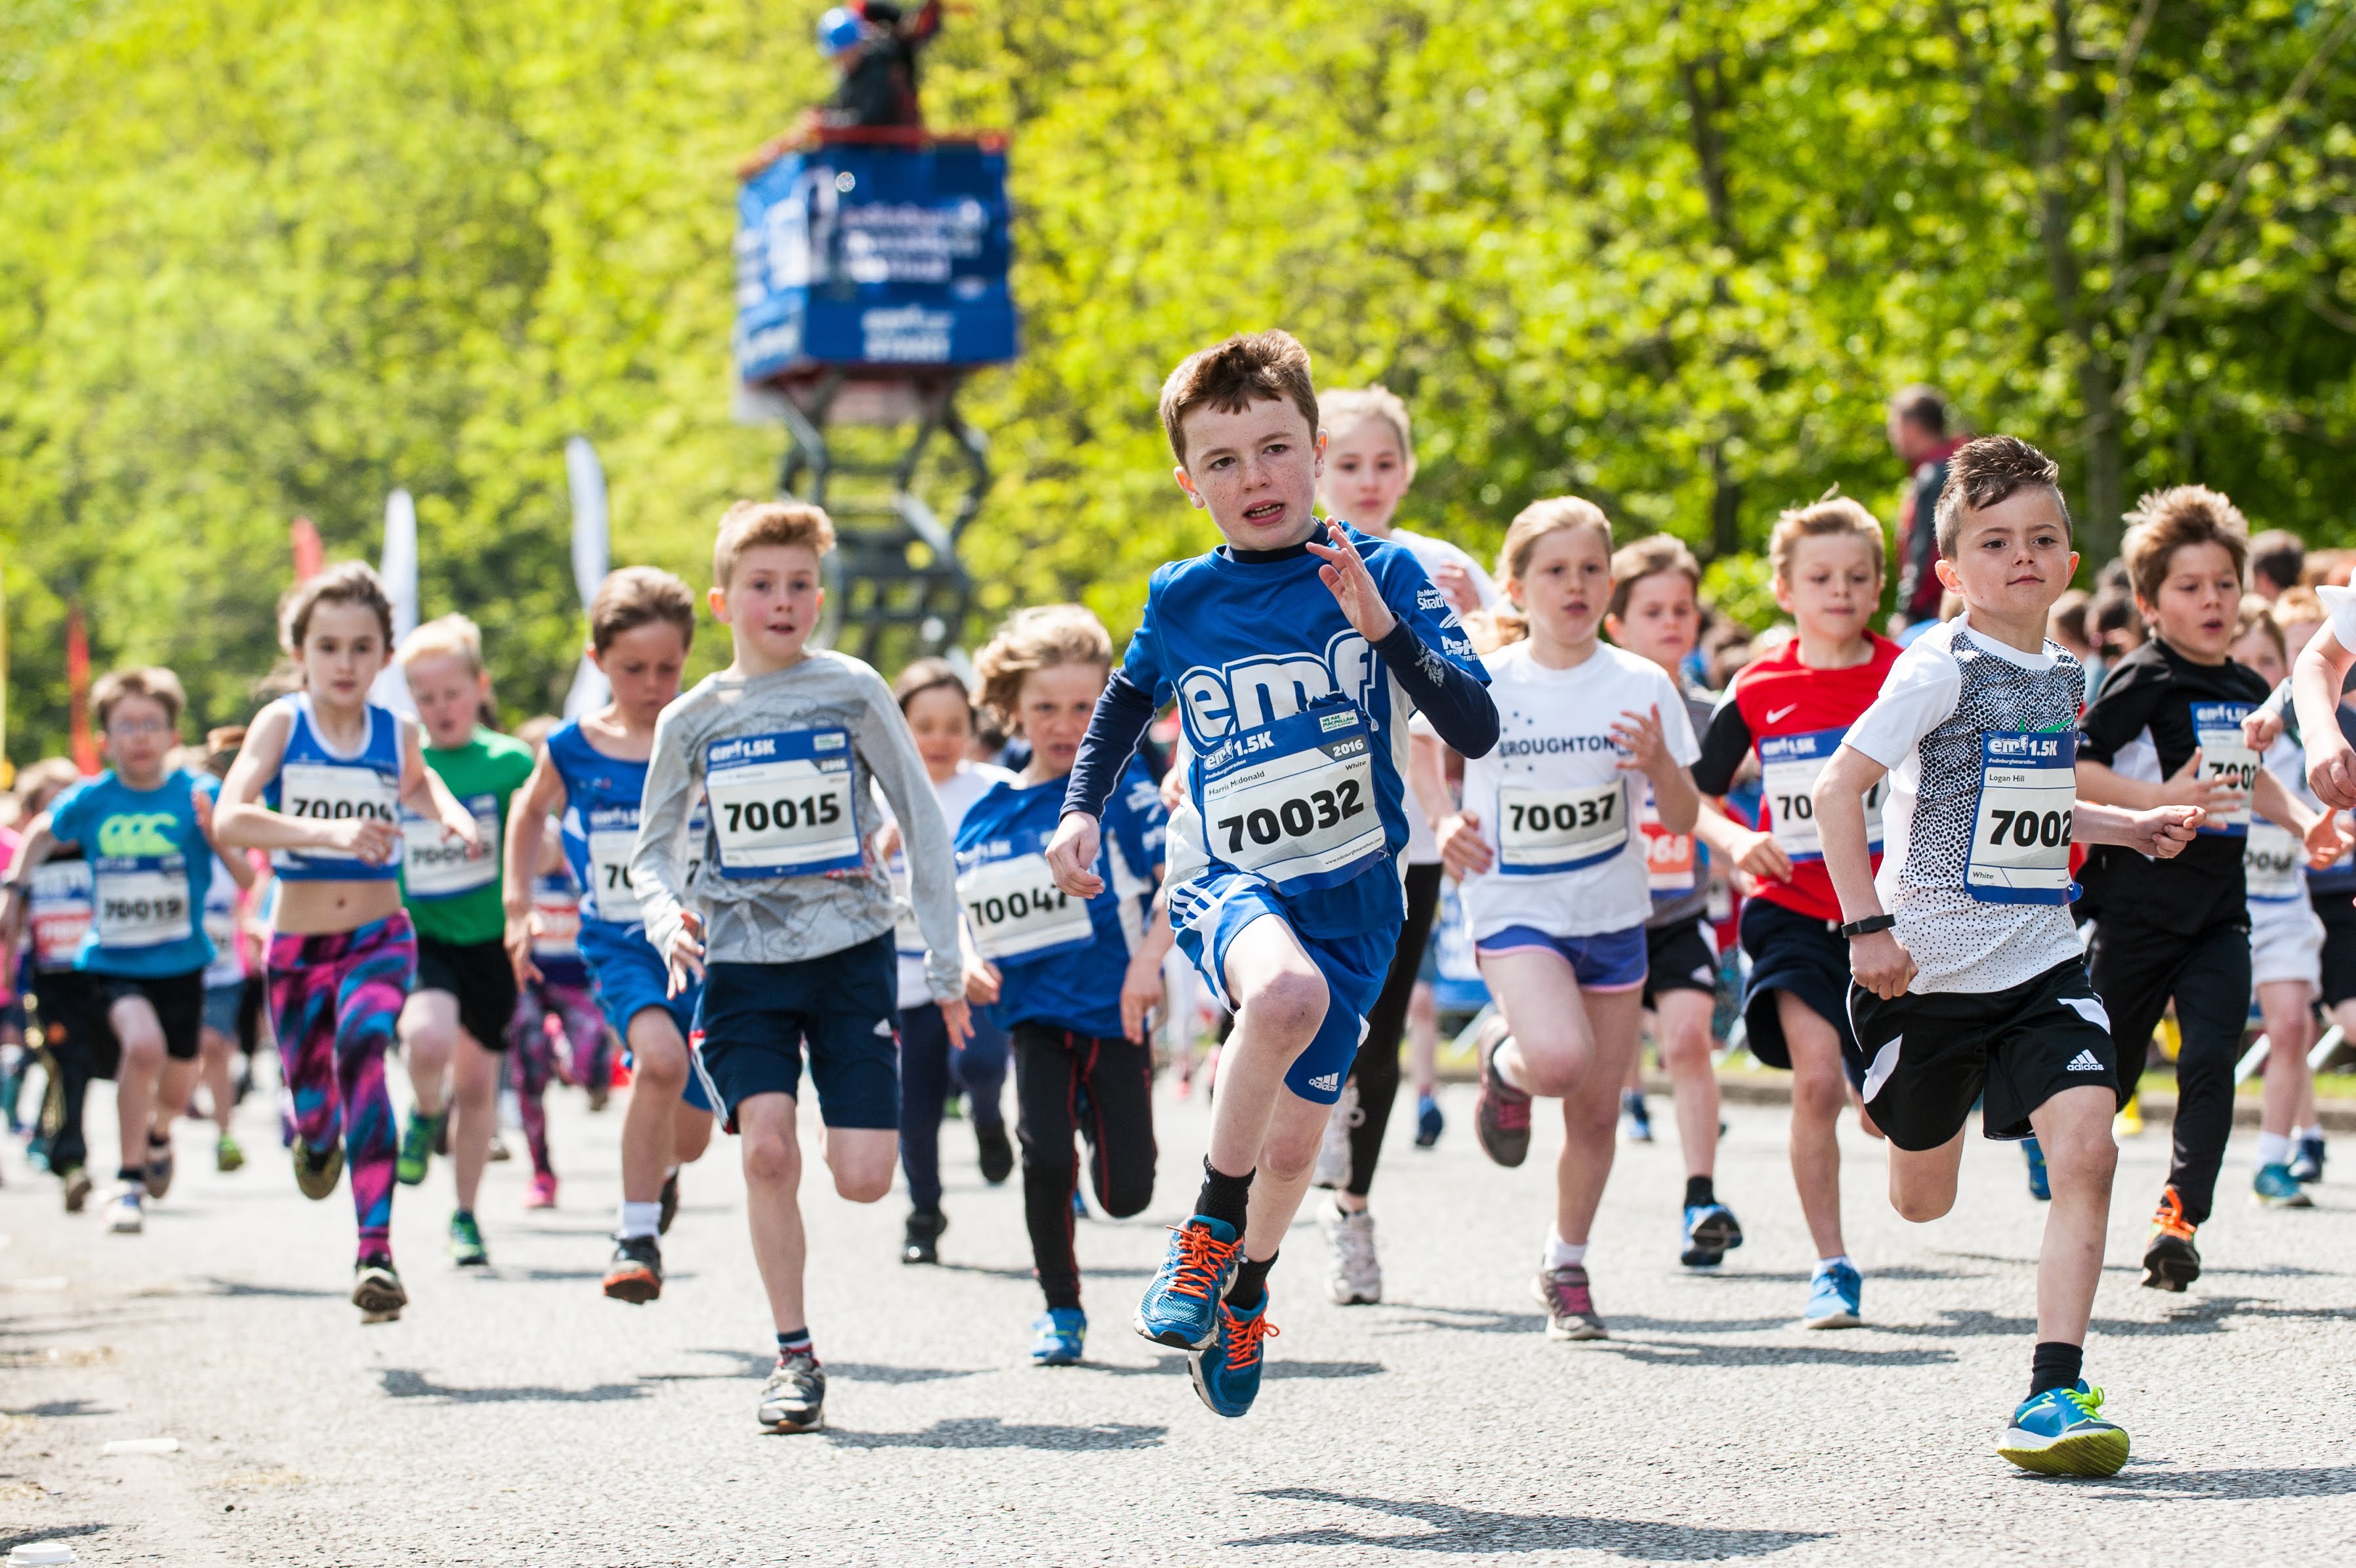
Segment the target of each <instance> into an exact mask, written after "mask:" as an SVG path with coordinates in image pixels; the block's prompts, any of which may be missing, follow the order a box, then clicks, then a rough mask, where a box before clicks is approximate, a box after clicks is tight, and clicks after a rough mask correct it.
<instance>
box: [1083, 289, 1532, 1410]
mask: <svg viewBox="0 0 2356 1568" xmlns="http://www.w3.org/2000/svg"><path fill="white" fill-rule="evenodd" d="M1317 418H1318V413H1317V393H1316V389H1315V388H1314V387H1313V386H1312V384H1311V381H1310V373H1309V354H1308V351H1307V350H1306V349H1302V348H1301V345H1300V344H1299V343H1298V342H1296V341H1295V340H1294V339H1293V338H1291V337H1290V335H1289V334H1287V333H1284V332H1274V331H1271V332H1261V333H1257V334H1254V335H1252V336H1249V337H1241V336H1239V337H1235V338H1228V339H1227V340H1226V342H1223V343H1220V344H1217V345H1215V346H1214V347H1212V348H1209V349H1203V350H1202V351H1200V352H1198V353H1196V354H1194V355H1192V356H1190V357H1189V358H1188V359H1187V360H1185V361H1184V362H1183V363H1182V364H1181V365H1180V366H1179V367H1178V368H1177V369H1176V370H1175V371H1173V372H1171V376H1170V379H1169V380H1168V381H1166V382H1164V383H1163V385H1162V431H1163V433H1164V434H1165V435H1167V436H1168V438H1169V441H1170V446H1171V449H1172V451H1173V453H1175V454H1176V456H1177V459H1178V462H1177V468H1176V470H1175V477H1176V478H1177V481H1178V486H1179V489H1182V490H1183V491H1184V492H1185V494H1186V496H1187V498H1188V499H1190V500H1191V501H1193V502H1194V505H1195V506H1197V507H1201V508H1204V509H1205V510H1208V511H1209V512H1210V514H1211V521H1212V522H1213V523H1214V524H1215V526H1216V527H1217V528H1218V531H1219V532H1220V534H1221V536H1222V537H1223V538H1224V539H1225V541H1226V542H1225V544H1224V545H1223V546H1222V547H1220V548H1218V549H1216V550H1213V551H1211V552H1210V553H1207V554H1204V555H1198V556H1196V557H1194V559H1192V560H1189V561H1179V562H1173V563H1171V564H1168V565H1165V566H1162V568H1160V569H1159V570H1158V571H1156V572H1155V573H1154V574H1153V577H1152V581H1151V585H1150V586H1149V587H1148V589H1147V596H1146V605H1145V616H1144V619H1143V622H1142V623H1141V625H1140V626H1139V628H1138V629H1137V633H1136V635H1135V636H1134V637H1133V638H1132V639H1130V645H1129V653H1128V656H1127V658H1126V659H1125V660H1123V662H1122V665H1121V668H1120V669H1119V671H1116V672H1115V673H1114V674H1113V676H1112V679H1111V680H1110V681H1109V682H1108V683H1107V685H1106V687H1105V693H1104V696H1103V698H1102V699H1101V700H1099V702H1098V704H1097V713H1096V716H1095V718H1094V719H1093V720H1092V721H1091V722H1090V725H1089V728H1088V736H1087V741H1086V743H1085V744H1084V745H1083V746H1082V747H1081V749H1080V753H1079V756H1078V757H1077V758H1076V760H1075V762H1074V764H1073V768H1072V776H1071V781H1070V787H1069V789H1067V790H1066V795H1065V810H1064V818H1063V821H1062V822H1061V823H1060V824H1058V826H1057V827H1056V829H1055V841H1054V843H1052V844H1051V845H1050V846H1049V849H1048V864H1049V865H1050V866H1051V867H1052V868H1053V870H1054V872H1055V883H1056V886H1060V887H1061V888H1063V890H1064V891H1065V892H1066V893H1069V894H1071V895H1073V896H1074V897H1086V898H1093V897H1096V896H1097V895H1098V893H1100V892H1102V891H1103V890H1104V886H1105V883H1104V878H1103V877H1102V876H1101V875H1098V872H1097V871H1096V869H1095V867H1096V865H1097V863H1098V849H1099V846H1100V844H1101V842H1102V835H1101V832H1100V831H1099V828H1098V817H1099V816H1100V815H1101V814H1102V813H1103V811H1104V810H1105V805H1106V802H1107V801H1108V800H1110V798H1111V797H1112V795H1113V793H1114V791H1115V790H1116V789H1118V788H1119V785H1120V781H1121V779H1123V777H1124V776H1125V775H1126V771H1127V767H1128V762H1129V757H1130V754H1131V753H1132V752H1133V751H1134V750H1135V749H1136V747H1137V742H1138V739H1139V737H1140V736H1142V735H1143V734H1144V733H1145V728H1146V725H1148V723H1150V722H1151V718H1152V716H1153V710H1154V708H1155V707H1156V706H1157V705H1158V704H1159V703H1162V701H1164V700H1166V699H1167V698H1168V697H1170V696H1171V695H1173V694H1174V695H1175V696H1176V698H1177V700H1178V704H1179V712H1180V714H1182V715H1183V722H1184V727H1185V736H1186V741H1187V745H1188V748H1189V750H1190V752H1191V754H1192V760H1191V761H1190V762H1189V763H1188V764H1187V777H1186V800H1185V802H1184V804H1183V806H1182V807H1181V808H1180V810H1179V811H1178V812H1177V814H1176V815H1175V817H1174V818H1173V822H1172V826H1171V834H1170V843H1171V854H1170V861H1171V865H1170V876H1169V883H1170V886H1171V889H1172V891H1171V893H1170V896H1169V904H1170V918H1171V919H1172V921H1173V923H1174V924H1175V925H1176V926H1177V928H1178V942H1179V945H1180V946H1181V947H1182V948H1183V950H1185V952H1186V955H1187V957H1188V959H1189V960H1191V961H1193V962H1194V965H1195V967H1196V968H1197V969H1198V970H1200V971H1201V972H1202V975H1203V978H1204V979H1205V981H1206V982H1207V983H1209V985H1210V987H1211V990H1212V994H1213V995H1214V996H1215V998H1216V999H1217V1000H1218V1002H1219V1003H1220V1004H1221V1005H1223V1006H1226V1007H1227V1008H1229V1009H1230V1010H1231V1011H1233V1012H1235V1014H1236V1017H1237V1022H1236V1027H1235V1033H1234V1034H1233V1036H1231V1037H1230V1038H1229V1039H1228V1041H1227V1044H1226V1047H1225V1050H1224V1054H1223V1056H1222V1058H1221V1061H1220V1066H1219V1084H1218V1095H1217V1099H1216V1101H1215V1104H1214V1106H1213V1108H1212V1115H1211V1147H1210V1153H1209V1155H1207V1156H1206V1157H1205V1160H1204V1162H1203V1177H1204V1180H1203V1187H1202V1191H1201V1193H1200V1195H1199V1196H1198V1197H1196V1199H1195V1202H1194V1214H1193V1216H1192V1217H1191V1218H1190V1219H1187V1220H1186V1222H1185V1223H1184V1224H1183V1225H1181V1226H1179V1227H1177V1229H1176V1230H1175V1232H1174V1233H1173V1236H1172V1238H1171V1242H1170V1250H1169V1252H1168V1254H1167V1256H1166V1257H1165V1258H1164V1259H1163V1261H1162V1268H1161V1270H1160V1272H1159V1273H1157V1274H1156V1275H1155V1277H1154V1279H1153V1281H1152V1283H1151V1284H1149V1285H1148V1286H1147V1288H1146V1292H1145V1296H1144V1299H1143V1300H1142V1301H1141V1303H1140V1304H1139V1305H1138V1310H1137V1328H1138V1331H1139V1332H1140V1333H1141V1334H1143V1335H1144V1336H1145V1337H1147V1338H1149V1339H1152V1340H1156V1341H1158V1342H1160V1343H1162V1344H1165V1345H1175V1346H1180V1347H1183V1348H1185V1349H1187V1350H1189V1351H1192V1352H1194V1357H1193V1364H1194V1387H1195V1391H1196V1392H1197V1393H1198V1394H1200V1395H1201V1396H1202V1398H1203V1400H1204V1402H1205V1403H1206V1404H1207V1405H1209V1406H1210V1407H1211V1409H1212V1410H1214V1411H1215V1412H1218V1413H1220V1414H1222V1415H1230V1416H1234V1415H1241V1414H1243V1413H1244V1412H1246V1411H1248V1410H1249V1409H1250V1408H1251V1403H1252V1401H1253V1400H1254V1398H1256V1397H1257V1395H1258V1391H1259V1380H1260V1372H1261V1367H1262V1358H1261V1353H1260V1345H1261V1341H1262V1340H1263V1339H1264V1338H1266V1337H1267V1336H1268V1335H1269V1334H1270V1333H1271V1332H1273V1329H1272V1328H1271V1326H1270V1325H1269V1317H1268V1292H1267V1280H1268V1271H1269V1266H1270V1265H1271V1264H1273V1263H1274V1262H1276V1252H1277V1246H1278V1244H1279V1243H1280V1241H1282V1240H1283V1239H1284V1233H1285V1231H1286V1230H1287V1228H1288V1227H1290V1224H1291V1222H1292V1217H1293V1213H1294V1211H1295V1210H1296V1209H1298V1208H1300V1205H1301V1195H1302V1194H1303V1193H1304V1192H1305V1191H1306V1190H1307V1188H1308V1185H1309V1178H1310V1176H1311V1174H1312V1170H1313V1169H1314V1166H1315V1163H1316V1156H1317V1148H1318V1144H1319V1143H1320V1142H1321V1141H1322V1139H1323V1133H1324V1126H1325V1122H1326V1120H1327V1118H1329V1117H1330V1116H1331V1115H1332V1114H1333V1103H1334V1102H1335V1101H1337V1100H1339V1099H1340V1098H1341V1093H1342V1079H1343V1078H1344V1075H1345V1074H1347V1073H1348V1071H1349V1069H1350V1065H1351V1063H1352V1061H1353V1060H1354V1059H1355V1058H1356V1056H1357V1050H1358V1043H1359V1041H1360V1039H1361V1038H1362V1037H1363V1033H1364V1026H1363V1024H1362V1023H1361V1020H1362V1019H1363V1018H1364V1017H1365V1014H1366V1012H1367V1010H1368V1009H1369V1008H1371V1007H1372V1006H1373V1004H1374V1003H1375V1000H1376V997H1377V996H1378V995H1379V994H1380V993H1381V990H1382V983H1383V977H1384V975H1385V974H1386V972H1387V971H1388V969H1389V967H1390V962H1391V958H1392V956H1393V953H1394V951H1395V950H1396V949H1397V947H1398V932H1399V927H1400V924H1401V922H1402V919H1403V918H1404V915H1405V910H1404V908H1403V901H1402V899H1401V897H1400V892H1399V888H1400V881H1399V872H1398V854H1399V852H1400V851H1401V850H1402V849H1404V848H1405V847H1406V844H1407V837H1408V832H1407V812H1406V800H1405V797H1406V784H1405V782H1404V779H1405V774H1406V765H1407V756H1408V718H1409V716H1410V714H1411V713H1412V712H1413V711H1414V710H1415V709H1418V708H1420V709H1421V710H1423V711H1424V712H1425V713H1427V714H1430V716H1431V719H1432V724H1433V726H1434V728H1435V729H1436V731H1437V733H1438V734H1439V736H1440V739H1442V740H1444V741H1446V742H1447V743H1448V744H1449V745H1451V746H1454V747H1455V748H1456V749H1457V750H1459V751H1461V752H1462V753H1464V754H1465V755H1466V756H1468V757H1479V756H1483V755H1485V754H1486V753H1487V752H1488V750H1489V748H1490V746H1493V745H1494V744H1495V741H1496V725H1497V714H1496V709H1495V707H1494V705H1493V704H1492V703H1490V701H1489V698H1488V693H1486V692H1485V691H1484V690H1483V682H1484V680H1485V676H1484V674H1483V672H1482V671H1481V669H1480V666H1479V664H1478V662H1477V661H1476V660H1474V659H1473V657H1472V645H1471V644H1470V643H1469V642H1467V641H1466V640H1465V639H1464V637H1463V635H1462V632H1461V631H1460V630H1459V629H1457V628H1456V627H1455V626H1454V625H1452V624H1451V622H1452V621H1453V615H1452V613H1451V611H1450V610H1449V609H1448V607H1447V601H1446V600H1445V599H1444V598H1442V597H1441V596H1440V590H1439V589H1438V588H1436V587H1434V586H1433V585H1432V584H1431V580H1430V578H1429V577H1427V576H1426V575H1424V572H1423V569H1422V567H1420V566H1419V565H1418V564H1416V562H1415V560H1414V558H1413V557H1412V556H1411V555H1409V554H1408V553H1406V552H1405V551H1403V550H1400V549H1399V548H1398V547H1397V546H1395V545H1390V544H1386V543H1384V542H1381V541H1379V540H1376V539H1373V538H1370V537H1368V536H1366V535H1363V534H1359V533H1356V532H1354V531H1352V530H1351V529H1349V528H1348V527H1347V526H1346V525H1344V524H1342V523H1339V522H1333V523H1329V522H1326V521H1323V520H1322V519H1320V518H1319V517H1318V516H1317V514H1316V511H1315V506H1314V503H1315V501H1316V496H1317V479H1318V473H1319V469H1320V467H1321V466H1322V449H1323V440H1322V438H1321V437H1320V436H1319V435H1318V431H1317ZM1263 1167H1265V1168H1264V1169H1263ZM1256 1174H1257V1175H1261V1176H1265V1179H1264V1180H1262V1181H1261V1182H1260V1183H1259V1184H1258V1192H1257V1194H1255V1193H1254V1191H1253V1185H1254V1176H1255V1175H1256Z"/></svg>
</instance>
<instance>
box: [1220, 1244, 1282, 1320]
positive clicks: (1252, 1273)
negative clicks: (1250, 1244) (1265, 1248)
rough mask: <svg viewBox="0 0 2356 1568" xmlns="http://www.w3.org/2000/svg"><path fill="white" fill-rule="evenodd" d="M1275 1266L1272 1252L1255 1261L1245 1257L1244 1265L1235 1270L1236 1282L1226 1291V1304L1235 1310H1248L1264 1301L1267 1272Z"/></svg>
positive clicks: (1274, 1256) (1266, 1293)
mask: <svg viewBox="0 0 2356 1568" xmlns="http://www.w3.org/2000/svg"><path fill="white" fill-rule="evenodd" d="M1275 1266H1276V1254H1275V1253H1273V1252H1270V1253H1269V1255H1268V1256H1267V1257H1265V1258H1262V1259H1260V1260H1259V1261H1258V1262H1253V1261H1252V1260H1251V1259H1249V1258H1246V1259H1245V1260H1244V1266H1243V1267H1242V1268H1240V1269H1237V1271H1236V1283H1234V1284H1233V1285H1232V1286H1230V1287H1229V1289H1228V1291H1227V1305H1229V1306H1232V1307H1234V1308H1235V1309H1236V1310H1237V1312H1249V1311H1251V1310H1252V1309H1253V1308H1254V1307H1257V1306H1258V1305H1259V1304H1260V1303H1262V1302H1264V1301H1266V1300H1267V1299H1268V1272H1269V1270H1270V1269H1272V1268H1274V1267H1275Z"/></svg>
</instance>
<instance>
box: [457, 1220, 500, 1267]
mask: <svg viewBox="0 0 2356 1568" xmlns="http://www.w3.org/2000/svg"><path fill="white" fill-rule="evenodd" d="M450 1261H451V1262H454V1263H455V1264H457V1265H458V1266H459V1267H460V1268H462V1269H480V1268H487V1267H488V1266H489V1265H490V1262H491V1254H490V1252H489V1251H487V1250H486V1249H485V1248H484V1246H483V1228H482V1227H481V1226H479V1225H477V1224H476V1223H475V1217H474V1216H473V1215H471V1214H469V1213H467V1212H466V1210H465V1209H463V1208H461V1209H458V1210H456V1211H455V1212H454V1213H453V1214H452V1215H451V1216H450Z"/></svg>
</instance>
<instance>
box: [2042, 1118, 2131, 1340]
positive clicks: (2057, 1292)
mask: <svg viewBox="0 0 2356 1568" xmlns="http://www.w3.org/2000/svg"><path fill="white" fill-rule="evenodd" d="M2116 1109H2117V1101H2116V1099H2115V1096H2114V1095H2113V1094H2112V1092H2111V1091H2110V1090H2107V1089H2097V1088H2094V1087H2091V1086H2090V1087H2088V1088H2085V1089H2065V1090H2062V1091H2061V1093H2059V1094H2057V1095H2055V1096H2054V1097H2053V1098H2052V1099H2051V1100H2049V1101H2046V1102H2045V1103H2044V1104H2042V1105H2040V1106H2039V1107H2038V1108H2037V1109H2036V1110H2035V1111H2034V1112H2030V1114H2029V1124H2030V1125H2031V1126H2033V1127H2035V1128H2036V1129H2037V1143H2038V1146H2039V1147H2040V1148H2042V1149H2043V1150H2044V1151H2045V1168H2046V1170H2047V1172H2048V1173H2050V1175H2051V1177H2052V1181H2053V1207H2052V1208H2050V1209H2048V1210H2047V1211H2046V1215H2045V1244H2044V1246H2043V1247H2042V1248H2041V1249H2040V1251H2039V1252H2038V1258H2037V1337H2038V1339H2039V1340H2040V1342H2043V1341H2049V1340H2050V1341H2056V1342H2059V1343H2061V1344H2065V1345H2083V1344H2084V1343H2085V1342H2086V1323H2087V1320H2088V1319H2089V1318H2091V1317H2092V1316H2094V1291H2095V1287H2097V1286H2098V1285H2100V1284H2101V1283H2102V1280H2103V1234H2104V1230H2106V1229H2107V1228H2108V1227H2109V1225H2110V1222H2111V1178H2112V1176H2114V1175H2115V1174H2116V1172H2117V1169H2118V1163H2119V1148H2118V1145H2117V1144H2115V1143H2114V1142H2112V1140H2111V1113H2112V1112H2114V1111H2115V1110H2116Z"/></svg>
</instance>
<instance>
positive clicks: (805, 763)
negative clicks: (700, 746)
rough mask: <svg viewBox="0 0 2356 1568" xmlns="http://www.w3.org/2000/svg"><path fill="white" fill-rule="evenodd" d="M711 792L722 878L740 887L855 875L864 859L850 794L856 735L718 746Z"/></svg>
mask: <svg viewBox="0 0 2356 1568" xmlns="http://www.w3.org/2000/svg"><path fill="white" fill-rule="evenodd" d="M703 767H704V785H705V789H706V792H707V794H708V795H709V796H710V798H711V801H712V826H713V828H714V829H715V830H716V832H717V836H718V837H719V840H720V875H723V876H726V877H731V878H734V879H737V880H740V881H741V880H746V879H752V878H759V877H770V876H809V875H817V874H818V873H820V872H827V871H849V870H853V869H855V868H856V867H858V866H859V865H862V863H863V862H864V859H865V856H864V852H863V850H862V845H861V843H860V836H859V816H858V812H857V811H855V810H853V808H852V803H851V733H850V732H849V731H848V730H844V729H839V728H830V729H811V730H787V731H784V732H781V733H778V734H774V735H756V736H738V737H737V738H735V739H733V740H717V741H713V742H712V744H711V745H710V746H707V747H705V749H704V760H703Z"/></svg>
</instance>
